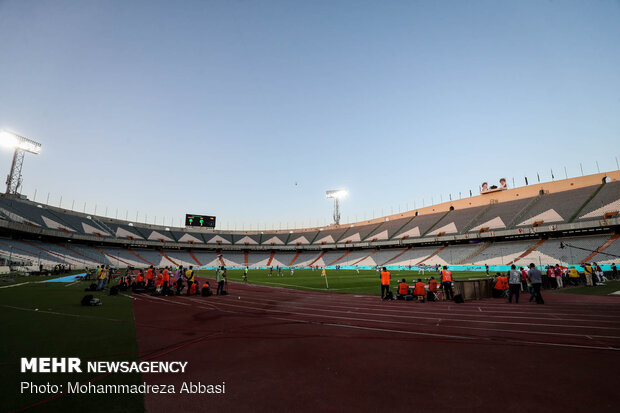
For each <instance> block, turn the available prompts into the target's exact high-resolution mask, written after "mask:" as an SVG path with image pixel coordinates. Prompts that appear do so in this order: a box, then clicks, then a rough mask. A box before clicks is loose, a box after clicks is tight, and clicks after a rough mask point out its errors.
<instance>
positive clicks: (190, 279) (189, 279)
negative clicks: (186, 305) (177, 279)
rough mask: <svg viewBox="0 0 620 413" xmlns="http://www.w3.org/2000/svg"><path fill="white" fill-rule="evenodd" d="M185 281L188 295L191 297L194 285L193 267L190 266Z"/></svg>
mask: <svg viewBox="0 0 620 413" xmlns="http://www.w3.org/2000/svg"><path fill="white" fill-rule="evenodd" d="M185 280H186V281H187V295H188V296H189V295H190V290H191V288H192V285H193V284H194V281H195V279H194V267H193V266H192V265H190V266H189V269H188V270H187V271H185Z"/></svg>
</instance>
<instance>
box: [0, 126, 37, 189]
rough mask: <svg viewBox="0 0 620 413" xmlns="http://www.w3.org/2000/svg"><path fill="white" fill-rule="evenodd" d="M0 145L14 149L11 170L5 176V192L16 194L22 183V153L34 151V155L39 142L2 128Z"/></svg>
mask: <svg viewBox="0 0 620 413" xmlns="http://www.w3.org/2000/svg"><path fill="white" fill-rule="evenodd" d="M0 145H2V146H4V147H7V148H13V149H15V152H14V153H13V163H12V164H11V171H10V172H9V175H8V176H7V178H6V193H7V194H17V193H18V192H17V191H18V190H19V187H20V186H21V184H22V165H23V164H24V154H25V153H26V152H30V153H34V154H35V155H37V154H39V153H40V152H41V144H40V143H39V142H35V141H33V140H31V139H28V138H24V137H23V136H20V135H18V134H16V133H13V132H9V131H6V130H3V131H0Z"/></svg>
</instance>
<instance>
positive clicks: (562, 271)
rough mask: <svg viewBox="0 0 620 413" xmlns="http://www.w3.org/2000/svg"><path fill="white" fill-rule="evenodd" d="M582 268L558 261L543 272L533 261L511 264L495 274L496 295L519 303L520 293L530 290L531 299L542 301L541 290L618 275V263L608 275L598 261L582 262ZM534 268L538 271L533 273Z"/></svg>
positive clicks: (601, 281) (600, 281)
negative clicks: (562, 264)
mask: <svg viewBox="0 0 620 413" xmlns="http://www.w3.org/2000/svg"><path fill="white" fill-rule="evenodd" d="M581 269H582V271H581V272H580V271H579V270H578V269H577V267H575V266H572V267H570V268H569V267H565V266H561V265H560V264H556V265H555V266H553V265H549V266H547V267H546V268H545V270H544V271H540V270H538V269H537V268H536V266H535V265H534V264H533V263H532V264H530V265H529V267H528V268H525V267H520V268H517V267H516V266H515V265H512V266H511V267H510V271H508V272H507V273H506V274H502V273H499V272H498V273H497V274H495V276H494V277H493V281H492V283H493V297H496V298H502V297H507V298H508V302H512V298H513V297H515V302H517V303H518V302H519V294H520V293H521V292H528V293H529V294H530V302H531V301H534V300H536V302H539V301H542V299H541V298H540V299H539V298H537V297H540V290H549V289H554V290H555V289H559V288H566V287H568V286H579V285H584V286H588V287H595V286H598V285H604V283H605V282H606V281H608V280H609V279H617V278H618V269H617V267H616V264H615V263H614V264H612V265H611V271H609V272H608V274H605V272H604V271H603V270H602V269H601V267H600V265H599V264H597V263H596V262H593V263H591V264H590V263H585V264H581ZM532 270H536V272H534V273H533V272H532ZM536 290H538V292H537V291H536Z"/></svg>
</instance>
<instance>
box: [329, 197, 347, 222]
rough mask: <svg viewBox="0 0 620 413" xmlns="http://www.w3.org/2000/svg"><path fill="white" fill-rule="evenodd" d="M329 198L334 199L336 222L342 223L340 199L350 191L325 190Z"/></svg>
mask: <svg viewBox="0 0 620 413" xmlns="http://www.w3.org/2000/svg"><path fill="white" fill-rule="evenodd" d="M325 193H326V194H327V197H328V198H333V199H334V224H336V225H340V203H339V200H341V199H342V198H344V197H346V196H347V195H348V192H347V190H346V189H335V190H332V191H327V192H325Z"/></svg>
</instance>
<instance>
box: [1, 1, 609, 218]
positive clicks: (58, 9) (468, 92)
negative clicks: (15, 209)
mask: <svg viewBox="0 0 620 413" xmlns="http://www.w3.org/2000/svg"><path fill="white" fill-rule="evenodd" d="M0 128H6V129H10V130H13V131H15V132H17V133H20V134H22V135H24V136H27V137H30V138H32V139H35V140H38V141H40V142H41V143H42V144H43V151H42V152H41V154H40V155H38V156H34V155H30V154H29V155H27V156H26V160H25V162H24V184H23V191H22V192H23V193H25V194H26V195H28V197H29V198H31V199H32V196H33V194H34V191H35V189H36V190H37V200H38V201H43V202H44V201H45V200H46V198H47V194H48V192H49V193H50V203H51V204H53V205H58V203H59V201H60V196H61V195H62V197H63V199H62V205H63V206H64V207H71V204H72V201H73V200H75V207H76V209H79V210H80V211H81V210H82V209H83V207H84V203H85V202H86V210H87V212H91V213H92V212H93V210H94V206H95V204H97V213H98V214H103V213H104V212H105V209H106V207H107V208H108V215H111V216H115V215H116V209H117V208H118V210H119V217H122V218H124V217H125V213H126V212H125V211H128V216H129V218H130V219H135V216H136V211H137V210H139V211H140V220H143V219H144V214H145V213H146V214H147V216H148V218H147V219H148V222H152V221H153V218H154V217H155V216H157V223H159V224H161V222H162V217H166V221H165V223H166V225H170V222H171V219H172V218H173V217H174V219H175V221H174V222H175V224H176V225H178V224H179V222H180V219H181V217H183V215H184V214H185V213H186V212H190V213H204V214H213V215H217V216H218V220H219V221H218V223H219V225H218V226H219V227H220V228H226V226H227V224H228V226H230V227H231V228H233V226H234V225H235V224H236V225H237V229H241V226H242V225H243V226H244V228H246V229H247V228H249V226H250V225H252V226H253V228H256V225H257V224H259V225H260V226H261V228H262V227H263V226H265V225H266V226H267V228H271V227H272V225H275V226H276V227H278V226H279V225H280V223H282V225H283V226H284V225H285V224H286V223H287V222H288V223H289V226H291V225H293V223H295V224H296V225H297V226H300V225H302V224H303V225H305V226H308V225H310V224H312V225H316V224H317V223H319V224H323V223H329V222H330V220H331V211H332V204H331V202H330V200H327V199H325V190H327V189H337V188H347V189H348V190H349V191H350V196H349V198H347V199H346V200H345V201H344V202H343V203H342V209H343V220H344V221H347V220H349V221H354V220H355V218H356V217H357V219H358V220H361V219H363V218H364V217H366V218H370V217H372V215H373V210H374V215H375V216H379V215H381V212H382V211H383V214H389V213H390V212H392V210H393V211H394V212H397V211H398V208H399V205H400V209H401V210H404V209H405V208H406V207H407V206H408V207H409V208H410V209H411V208H413V205H414V202H415V204H416V206H420V205H421V204H422V202H423V199H424V203H425V204H426V205H428V204H429V203H430V201H431V198H432V199H433V201H434V202H435V203H437V202H438V201H439V200H440V199H443V200H446V199H447V198H448V197H449V194H452V196H453V197H458V193H459V191H460V192H462V193H463V195H464V194H466V193H467V194H468V193H469V190H470V189H471V190H473V191H474V192H475V191H476V190H477V188H478V185H479V184H480V182H482V181H484V180H489V181H492V182H496V181H497V180H498V179H499V178H500V177H501V176H506V177H507V178H508V183H509V186H512V178H513V177H514V178H515V181H516V183H517V186H520V185H523V177H524V176H528V178H529V180H530V183H532V182H535V180H536V173H537V172H540V175H541V179H543V180H550V179H551V176H550V169H551V168H553V171H554V174H555V177H556V179H558V178H559V177H564V171H563V168H564V166H566V167H567V170H568V175H569V176H574V175H579V174H580V169H579V163H580V162H582V163H583V167H584V171H585V172H586V173H593V172H596V171H597V170H596V163H595V162H596V161H597V160H598V162H599V166H600V169H601V170H610V169H616V157H617V156H619V155H620V154H619V152H620V151H619V150H618V146H619V145H618V143H619V142H620V139H619V138H620V2H618V1H612V0H609V1H596V2H594V1H541V0H536V1H495V0H493V1H381V2H377V1H293V0H288V1H257V0H247V1H231V0H228V1H197V2H190V1H181V2H171V1H143V2H140V1H120V0H119V1H78V0H75V1H63V0H49V1H19V0H0ZM10 161H11V153H10V152H8V151H6V150H2V151H0V174H2V175H3V176H4V175H5V174H6V173H8V170H9V166H10ZM295 182H297V183H298V184H297V185H295Z"/></svg>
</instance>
